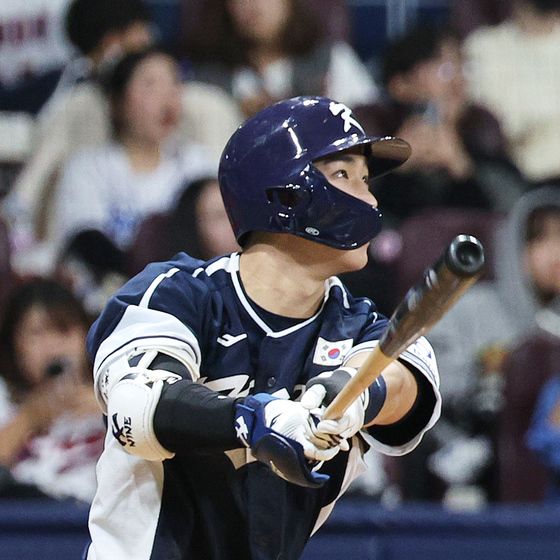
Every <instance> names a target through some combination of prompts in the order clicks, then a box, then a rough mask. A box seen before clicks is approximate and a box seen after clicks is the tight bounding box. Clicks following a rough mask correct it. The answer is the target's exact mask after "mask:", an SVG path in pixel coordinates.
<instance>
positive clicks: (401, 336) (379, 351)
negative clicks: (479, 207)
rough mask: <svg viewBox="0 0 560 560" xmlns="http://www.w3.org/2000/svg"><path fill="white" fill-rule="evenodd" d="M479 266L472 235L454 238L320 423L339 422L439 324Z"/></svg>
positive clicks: (406, 298) (478, 252)
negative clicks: (409, 349) (345, 413)
mask: <svg viewBox="0 0 560 560" xmlns="http://www.w3.org/2000/svg"><path fill="white" fill-rule="evenodd" d="M483 267H484V249H483V247H482V244H481V243H480V241H479V240H478V239H476V238H475V237H473V236H472V235H458V236H457V237H455V238H454V239H453V241H452V242H451V243H450V244H449V246H448V247H447V249H446V250H445V251H444V253H443V255H442V256H441V257H440V258H439V259H438V260H437V261H436V263H435V264H434V265H432V266H431V267H429V268H428V269H426V271H425V272H424V275H423V277H422V280H421V281H420V282H418V284H416V285H415V286H413V287H412V288H411V289H410V290H409V291H408V292H407V293H406V295H405V296H404V298H403V300H402V301H401V302H400V303H399V305H398V306H397V308H396V309H395V312H394V313H393V315H392V316H391V318H390V320H389V324H388V326H387V328H386V330H385V331H384V333H383V335H382V336H381V338H380V340H379V344H378V345H377V346H376V347H375V348H374V349H373V350H372V351H371V354H370V355H369V356H368V358H367V359H366V361H365V362H364V363H363V364H362V365H361V366H360V368H359V369H358V372H357V373H356V375H355V376H354V377H353V378H352V379H350V381H348V383H347V384H346V385H345V386H344V388H343V389H342V391H341V392H340V393H339V394H338V395H337V396H336V397H335V398H334V399H333V401H332V402H331V403H330V404H329V406H328V407H327V409H326V411H325V414H324V416H323V417H324V418H325V419H335V418H340V417H341V416H342V415H343V414H344V412H345V411H346V409H347V408H348V407H349V406H350V405H351V404H352V403H353V402H354V400H355V399H357V398H358V396H359V395H360V394H361V393H362V392H363V391H365V390H366V388H367V387H369V385H371V384H372V383H373V382H374V381H375V380H376V379H377V377H379V375H381V372H382V371H383V370H384V369H385V368H386V367H387V366H388V365H389V364H390V363H391V362H392V361H394V360H396V359H397V358H398V357H399V356H400V354H401V353H402V352H403V351H404V350H405V349H406V348H407V347H408V346H410V345H411V344H412V343H414V342H415V341H416V340H417V339H418V338H419V337H420V336H422V335H424V334H425V333H426V332H428V331H429V329H430V328H431V327H432V326H433V325H434V324H435V323H436V322H437V321H439V320H440V319H441V318H442V317H443V315H444V314H445V313H446V312H447V310H448V309H450V308H451V306H452V305H453V304H454V303H455V302H456V301H457V300H458V299H459V298H460V297H461V296H462V295H463V293H464V292H465V291H466V290H467V289H468V288H469V287H470V286H472V284H474V283H475V282H476V280H477V279H478V278H479V276H480V274H481V273H482V270H483Z"/></svg>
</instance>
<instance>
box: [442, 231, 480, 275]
mask: <svg viewBox="0 0 560 560" xmlns="http://www.w3.org/2000/svg"><path fill="white" fill-rule="evenodd" d="M445 264H446V265H447V266H448V267H449V269H450V270H451V271H452V272H453V273H455V274H457V275H458V276H461V277H464V278H468V277H470V276H475V275H476V274H478V273H479V272H480V271H481V270H482V267H483V266H484V247H483V246H482V243H481V242H480V241H479V240H478V239H477V238H476V237H473V236H472V235H464V234H462V235H458V236H457V237H455V239H453V241H452V242H451V244H450V245H449V247H448V249H447V253H446V255H445Z"/></svg>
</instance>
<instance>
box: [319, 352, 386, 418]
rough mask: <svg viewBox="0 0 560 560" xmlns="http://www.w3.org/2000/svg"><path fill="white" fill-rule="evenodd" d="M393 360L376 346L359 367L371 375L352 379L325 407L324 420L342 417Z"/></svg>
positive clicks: (356, 376)
mask: <svg viewBox="0 0 560 560" xmlns="http://www.w3.org/2000/svg"><path fill="white" fill-rule="evenodd" d="M394 359H395V358H391V357H389V356H387V355H385V354H384V353H383V351H382V350H381V348H380V347H379V345H378V346H376V347H375V348H374V349H373V350H372V351H371V353H370V354H369V356H368V357H367V358H366V360H365V362H364V363H363V365H362V366H361V367H360V371H364V370H367V371H368V372H372V373H370V374H369V375H355V376H354V377H352V379H350V380H349V381H348V383H346V385H344V387H343V388H342V390H341V391H340V393H338V395H336V397H335V398H334V399H333V400H332V402H331V403H330V404H329V406H327V409H326V410H325V413H324V414H323V418H324V419H325V420H337V419H338V418H340V417H342V415H343V414H344V413H345V412H346V410H347V409H348V407H349V406H350V405H351V404H352V403H353V402H354V401H355V400H356V395H360V394H361V393H363V392H364V391H365V390H366V389H367V388H368V387H369V386H370V385H371V384H372V383H373V382H374V381H375V380H376V379H377V378H378V377H379V376H380V375H381V373H382V372H383V370H384V369H385V368H386V367H387V366H388V365H389V364H390V363H391V362H392V361H394Z"/></svg>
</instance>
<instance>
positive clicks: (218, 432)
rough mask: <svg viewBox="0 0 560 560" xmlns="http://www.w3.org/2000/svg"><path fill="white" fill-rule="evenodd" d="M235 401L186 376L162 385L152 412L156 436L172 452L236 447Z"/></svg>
mask: <svg viewBox="0 0 560 560" xmlns="http://www.w3.org/2000/svg"><path fill="white" fill-rule="evenodd" d="M235 402H236V401H235V399H232V398H230V397H223V396H220V395H219V393H216V392H215V391H212V390H211V389H209V388H208V387H204V385H199V384H198V383H194V382H193V381H191V380H188V379H183V380H181V381H177V382H175V383H173V384H172V385H169V384H165V385H164V388H163V391H162V392H161V396H160V398H159V402H158V404H157V407H156V412H155V415H154V432H155V434H156V437H157V439H158V441H159V442H160V443H161V445H163V447H165V448H166V449H167V450H169V451H172V452H173V453H189V452H193V451H202V450H205V451H225V450H227V449H234V448H236V447H240V444H239V442H238V440H237V438H236V436H235V429H234V412H235Z"/></svg>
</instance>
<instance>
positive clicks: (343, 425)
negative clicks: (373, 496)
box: [301, 367, 385, 451]
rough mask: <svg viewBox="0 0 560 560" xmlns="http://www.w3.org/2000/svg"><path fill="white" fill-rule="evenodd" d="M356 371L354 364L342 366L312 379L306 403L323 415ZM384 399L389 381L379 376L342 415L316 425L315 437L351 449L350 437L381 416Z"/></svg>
mask: <svg viewBox="0 0 560 560" xmlns="http://www.w3.org/2000/svg"><path fill="white" fill-rule="evenodd" d="M356 371H357V370H356V369H354V368H351V367H341V368H339V369H337V370H335V371H328V372H325V373H321V374H320V375H318V376H317V377H314V378H313V379H310V380H309V381H308V382H307V385H306V387H307V390H306V391H305V393H304V394H303V396H302V398H301V404H302V406H303V407H304V408H307V409H308V410H309V411H313V412H314V413H315V414H319V415H321V414H322V413H323V412H324V411H325V408H326V407H327V406H328V405H329V404H330V403H331V402H332V400H333V399H334V398H335V397H336V395H337V394H338V393H339V392H340V391H341V390H342V388H343V387H344V385H346V383H347V382H348V381H349V380H350V378H351V377H353V376H354V375H356ZM372 397H373V398H372ZM384 401H385V382H384V381H383V379H382V378H379V379H378V380H377V381H376V382H375V383H374V384H372V386H371V387H370V388H368V389H367V390H365V391H364V392H363V393H362V394H361V395H360V396H359V397H358V398H357V399H356V400H355V401H354V402H353V403H352V404H351V405H350V406H349V407H348V409H347V410H346V412H345V413H344V414H343V415H342V417H341V418H338V419H337V420H321V421H320V422H319V423H318V424H317V426H316V427H315V437H317V438H325V439H327V440H329V438H330V442H331V445H335V446H337V447H339V448H340V449H341V450H342V451H348V449H350V445H349V444H348V439H350V438H351V437H352V436H354V435H355V434H356V433H358V432H359V431H360V430H361V429H362V427H363V426H364V424H368V423H369V422H370V421H371V420H372V419H373V418H375V416H377V414H378V413H379V411H380V410H381V407H382V406H383V403H384Z"/></svg>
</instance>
